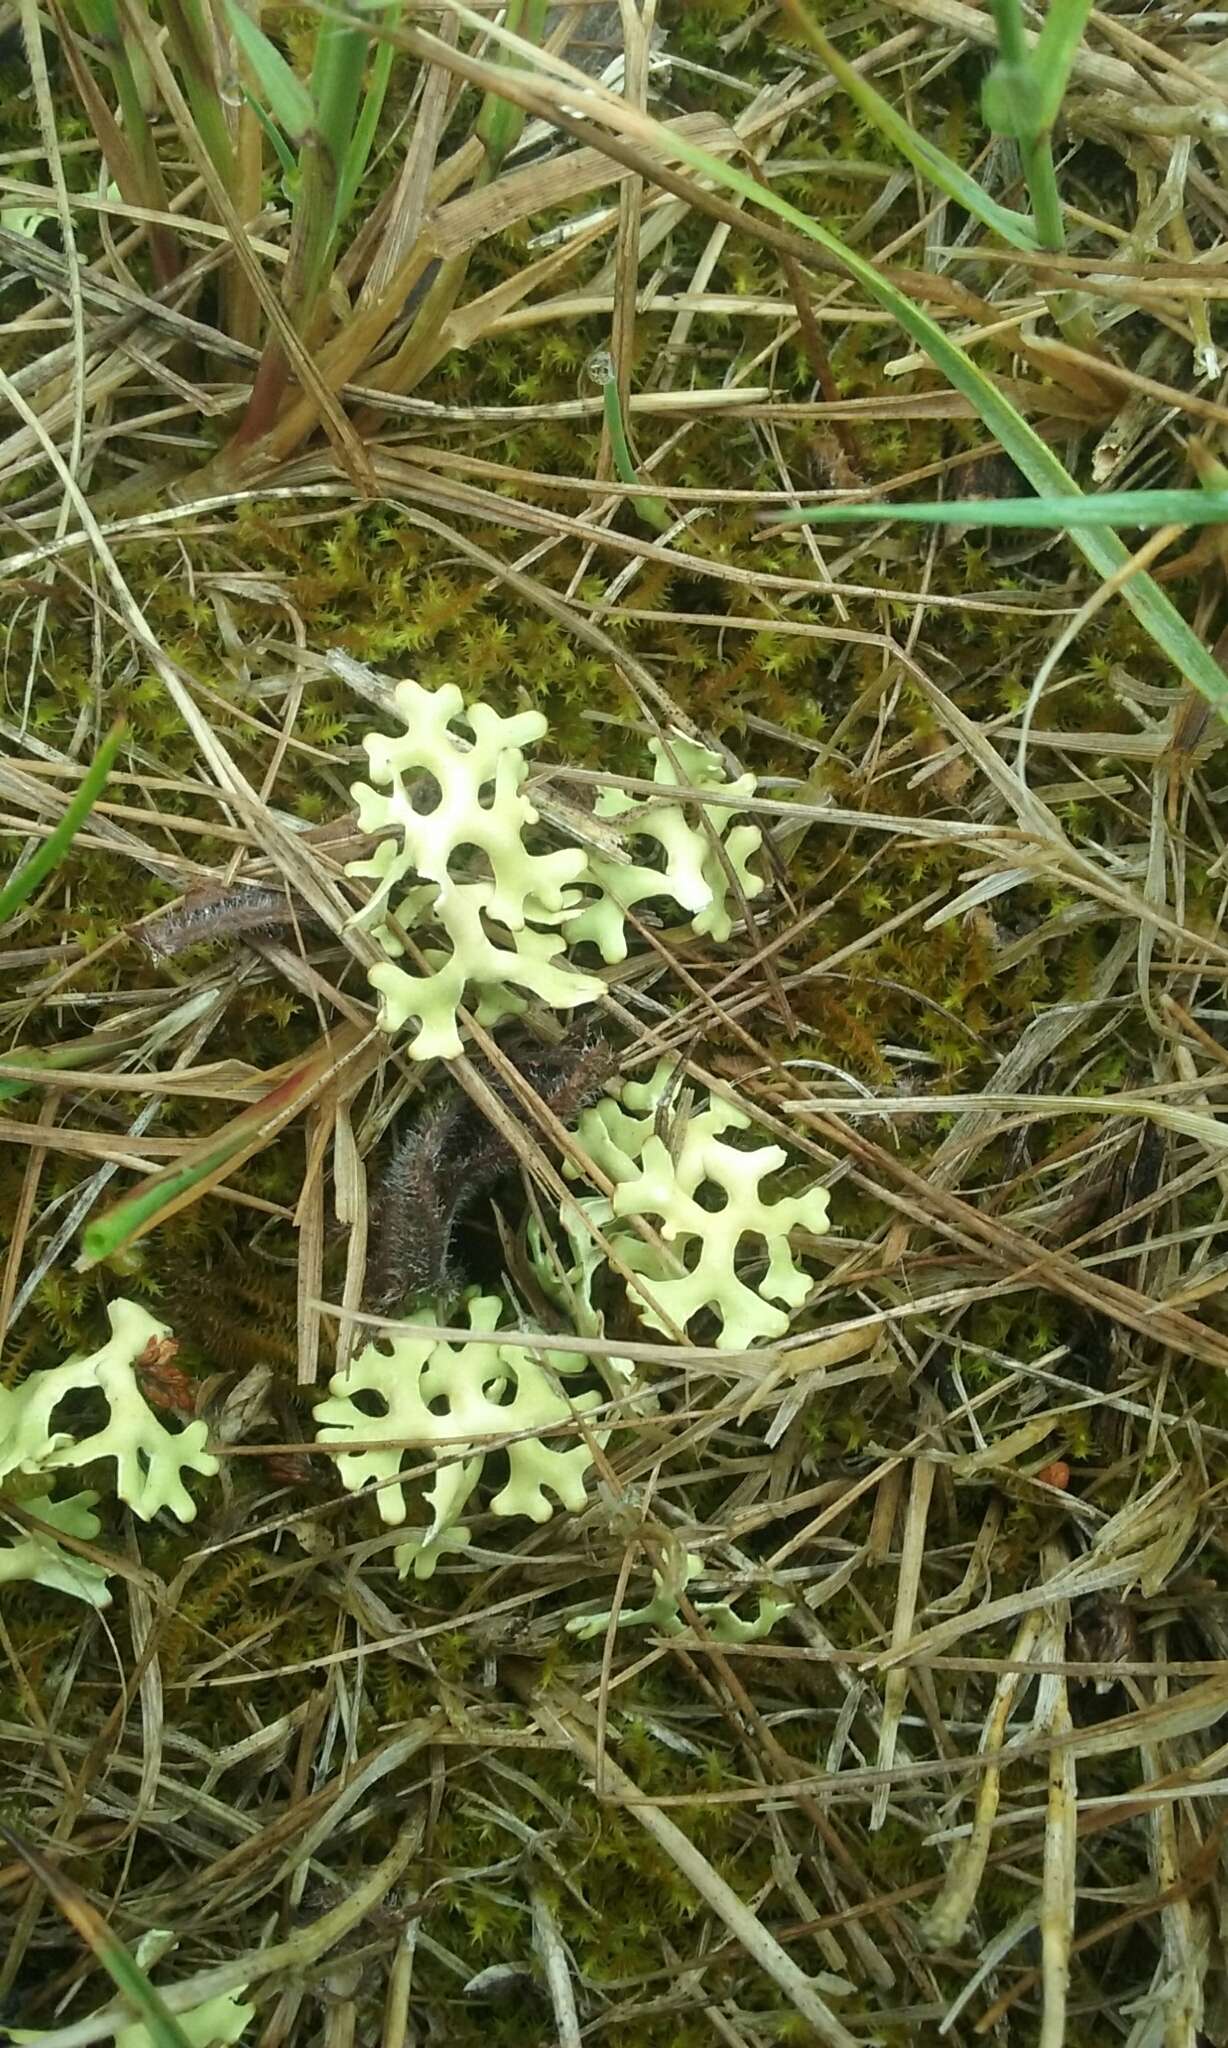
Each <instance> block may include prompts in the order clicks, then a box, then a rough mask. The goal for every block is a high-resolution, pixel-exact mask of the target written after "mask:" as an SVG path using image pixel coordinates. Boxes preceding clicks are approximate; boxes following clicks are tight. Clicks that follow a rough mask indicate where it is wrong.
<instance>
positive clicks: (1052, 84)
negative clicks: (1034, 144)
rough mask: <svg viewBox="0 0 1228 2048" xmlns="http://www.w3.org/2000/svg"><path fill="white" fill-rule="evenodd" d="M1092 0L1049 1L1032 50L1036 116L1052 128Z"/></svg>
mask: <svg viewBox="0 0 1228 2048" xmlns="http://www.w3.org/2000/svg"><path fill="white" fill-rule="evenodd" d="M1091 11H1092V0H1049V11H1048V13H1047V14H1046V16H1045V25H1044V27H1043V28H1042V29H1041V32H1040V34H1039V35H1038V36H1037V38H1036V43H1035V45H1034V47H1033V50H1032V69H1033V72H1034V73H1035V77H1036V83H1037V87H1038V89H1039V94H1040V114H1041V119H1042V121H1043V122H1044V125H1045V127H1046V128H1052V126H1053V124H1054V122H1055V121H1056V120H1057V117H1058V115H1059V113H1060V112H1061V108H1062V100H1063V99H1064V97H1065V94H1066V86H1067V83H1068V81H1069V78H1070V68H1071V65H1072V64H1073V63H1074V60H1075V58H1076V56H1077V55H1078V52H1079V44H1080V43H1081V42H1082V40H1083V31H1084V29H1085V28H1086V27H1087V21H1088V16H1089V15H1090V14H1091Z"/></svg>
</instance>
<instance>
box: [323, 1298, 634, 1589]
mask: <svg viewBox="0 0 1228 2048" xmlns="http://www.w3.org/2000/svg"><path fill="white" fill-rule="evenodd" d="M503 1307H504V1304H503V1302H502V1301H500V1300H499V1298H498V1297H497V1296H495V1295H476V1296H474V1297H473V1298H472V1299H471V1300H470V1302H469V1323H470V1328H471V1329H473V1330H474V1331H481V1332H491V1331H494V1330H496V1329H497V1328H498V1326H499V1319H500V1316H501V1315H502V1312H503ZM578 1368H579V1369H581V1370H582V1369H583V1360H577V1359H576V1357H575V1355H574V1354H571V1353H562V1352H556V1351H549V1352H546V1353H545V1355H544V1363H539V1361H538V1359H537V1358H535V1357H534V1356H533V1355H532V1354H531V1353H530V1352H529V1351H527V1350H526V1349H525V1347H524V1346H523V1345H521V1344H517V1342H516V1333H515V1331H513V1330H509V1331H508V1334H507V1339H506V1341H505V1342H501V1343H498V1344H491V1343H466V1344H450V1343H448V1342H446V1341H445V1340H443V1339H440V1340H439V1341H438V1342H433V1341H432V1340H431V1339H429V1338H417V1337H401V1338H397V1337H391V1338H389V1339H388V1340H386V1348H381V1347H380V1346H378V1345H374V1344H373V1345H369V1346H368V1347H367V1349H366V1350H365V1351H363V1352H362V1353H361V1354H360V1356H359V1357H358V1358H357V1359H355V1361H354V1363H353V1364H352V1365H351V1366H350V1367H349V1368H348V1369H347V1370H346V1371H345V1372H344V1373H338V1374H337V1376H336V1377H335V1378H334V1380H333V1381H332V1383H331V1386H330V1390H329V1396H328V1399H327V1400H325V1401H322V1402H320V1404H319V1405H318V1407H317V1408H316V1410H315V1416H316V1422H317V1424H318V1425H319V1426H318V1429H317V1438H318V1441H319V1442H321V1443H327V1444H344V1443H346V1442H347V1441H349V1440H352V1439H354V1438H361V1439H364V1440H367V1441H370V1440H371V1439H373V1438H378V1437H383V1436H387V1437H388V1438H389V1440H390V1441H389V1447H388V1448H387V1449H380V1450H363V1451H348V1452H346V1453H344V1455H342V1456H341V1457H339V1458H338V1460H337V1470H338V1472H339V1474H340V1477H341V1482H342V1484H343V1485H344V1486H346V1487H348V1488H349V1489H350V1490H351V1491H355V1492H356V1491H358V1490H359V1489H360V1488H362V1487H364V1486H367V1485H370V1484H374V1485H375V1486H377V1488H378V1494H377V1498H378V1501H379V1510H380V1514H381V1516H382V1518H383V1520H384V1521H385V1522H388V1523H392V1524H397V1523H400V1522H403V1521H404V1520H405V1517H406V1514H407V1512H408V1509H407V1503H406V1498H405V1484H404V1481H405V1480H406V1479H407V1478H409V1477H412V1475H411V1474H406V1473H405V1471H404V1466H405V1460H406V1458H407V1457H408V1456H410V1455H412V1453H413V1452H414V1451H415V1450H426V1451H433V1452H435V1453H436V1454H437V1455H438V1456H440V1457H444V1456H446V1457H447V1462H446V1463H444V1464H441V1465H440V1466H439V1469H438V1470H437V1472H436V1473H435V1476H434V1479H433V1481H432V1483H431V1485H430V1486H428V1487H425V1488H424V1489H423V1499H424V1500H425V1502H426V1503H427V1505H428V1506H429V1508H430V1510H431V1521H430V1524H429V1526H428V1528H427V1529H426V1531H425V1532H424V1534H423V1535H421V1536H420V1537H418V1538H416V1539H415V1540H414V1541H413V1542H411V1543H409V1544H406V1545H404V1546H402V1547H403V1549H404V1552H405V1555H404V1557H399V1558H398V1562H399V1563H400V1565H401V1566H402V1569H403V1570H409V1569H410V1568H411V1567H412V1569H413V1570H414V1571H415V1573H416V1574H417V1576H418V1577H419V1578H427V1577H429V1576H430V1573H431V1572H432V1571H433V1570H434V1566H435V1561H436V1559H437V1557H438V1556H439V1554H440V1552H441V1551H443V1550H448V1549H451V1550H457V1549H460V1548H462V1547H463V1545H464V1544H465V1543H467V1542H468V1540H469V1532H468V1529H467V1528H466V1527H465V1525H464V1524H463V1523H462V1522H461V1520H460V1517H461V1515H462V1513H463V1512H464V1509H465V1506H466V1503H467V1502H468V1500H469V1499H470V1496H471V1495H472V1493H473V1491H474V1488H475V1487H476V1486H477V1484H478V1481H479V1480H480V1478H481V1476H482V1468H483V1465H484V1463H485V1459H486V1455H487V1451H488V1450H489V1449H491V1448H493V1447H494V1446H496V1445H498V1446H499V1447H500V1448H502V1449H503V1450H504V1454H505V1456H506V1459H507V1468H508V1476H507V1480H506V1482H505V1484H504V1485H503V1486H502V1487H501V1488H500V1490H499V1491H498V1493H496V1494H495V1496H494V1498H493V1500H492V1501H491V1503H490V1506H491V1511H492V1513H494V1514H496V1515H501V1516H510V1515H525V1516H527V1517H528V1519H529V1520H530V1521H533V1522H547V1521H549V1519H550V1517H551V1515H552V1514H553V1512H554V1508H553V1504H552V1500H551V1498H550V1497H551V1496H553V1498H554V1500H556V1501H558V1502H559V1503H560V1504H561V1505H562V1506H563V1507H565V1508H570V1509H572V1510H573V1511H574V1510H576V1509H579V1508H581V1507H583V1505H584V1500H585V1479H586V1477H587V1474H588V1472H589V1470H590V1468H591V1466H592V1462H593V1456H592V1451H591V1449H590V1447H589V1444H588V1442H587V1441H586V1440H585V1438H584V1436H583V1434H582V1433H580V1429H579V1423H578V1418H579V1417H581V1416H583V1415H586V1414H588V1413H589V1412H590V1411H591V1410H592V1409H593V1408H595V1407H597V1406H599V1405H600V1402H601V1400H602V1396H601V1394H600V1393H598V1392H596V1391H594V1390H587V1391H584V1392H578V1393H576V1394H573V1395H569V1394H566V1393H564V1392H563V1391H561V1390H560V1388H559V1387H558V1386H557V1385H556V1384H555V1377H556V1376H558V1375H560V1374H562V1375H566V1374H568V1373H574V1372H575V1371H576V1370H577V1369H578ZM546 1432H558V1433H559V1440H558V1441H557V1442H546V1441H544V1440H543V1437H544V1434H545V1433H546ZM577 1434H579V1436H580V1440H579V1441H578V1442H574V1443H570V1444H569V1443H568V1441H567V1439H568V1437H569V1436H573V1437H574V1436H576V1435H577ZM509 1438H510V1439H513V1441H510V1442H509V1441H507V1440H508V1439H509ZM449 1454H450V1455H449Z"/></svg>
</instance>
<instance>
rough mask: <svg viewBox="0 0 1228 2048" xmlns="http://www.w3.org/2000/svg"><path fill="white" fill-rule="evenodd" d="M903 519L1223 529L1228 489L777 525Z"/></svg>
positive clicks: (787, 519) (935, 508) (846, 509)
mask: <svg viewBox="0 0 1228 2048" xmlns="http://www.w3.org/2000/svg"><path fill="white" fill-rule="evenodd" d="M883 519H902V520H904V521H905V522H906V523H907V524H909V525H912V526H947V525H963V526H1024V527H1030V528H1034V527H1052V528H1054V529H1060V530H1061V531H1063V532H1067V533H1073V532H1074V531H1075V530H1076V529H1079V530H1087V529H1089V528H1094V527H1118V526H1135V527H1144V528H1147V529H1150V528H1153V527H1160V526H1217V525H1219V524H1220V523H1221V522H1228V490H1217V491H1101V492H1100V493H1099V495H1098V496H1096V497H1088V498H1082V497H1080V498H1075V499H1070V498H949V499H948V500H947V502H946V503H945V504H919V503H909V504H896V503H895V502H894V500H892V501H890V502H883V503H862V504H857V505H848V504H834V505H807V506H805V507H804V508H803V509H802V510H801V511H798V512H783V513H781V515H780V517H779V519H773V521H772V524H773V525H780V526H856V525H859V524H863V523H865V522H868V521H871V520H883Z"/></svg>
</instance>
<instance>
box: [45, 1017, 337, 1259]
mask: <svg viewBox="0 0 1228 2048" xmlns="http://www.w3.org/2000/svg"><path fill="white" fill-rule="evenodd" d="M358 1036H359V1034H358V1033H356V1032H353V1031H342V1032H337V1033H334V1034H333V1036H332V1037H331V1038H328V1039H324V1040H323V1041H322V1042H321V1043H320V1045H319V1046H318V1048H317V1050H316V1051H315V1052H313V1053H312V1054H311V1056H310V1057H309V1058H308V1059H306V1060H303V1061H301V1062H300V1063H299V1064H298V1065H296V1066H294V1067H293V1068H291V1069H290V1070H289V1071H288V1072H285V1073H283V1076H282V1078H281V1079H280V1080H279V1081H277V1083H276V1085H275V1086H274V1087H272V1088H270V1089H269V1091H268V1093H267V1094H266V1095H262V1096H261V1098H260V1100H259V1102H253V1103H252V1104H250V1106H249V1107H248V1108H247V1109H243V1110H240V1112H239V1114H238V1115H237V1116H234V1117H232V1118H231V1119H230V1122H229V1123H227V1124H223V1126H222V1128H221V1129H220V1130H219V1131H214V1132H212V1133H211V1134H210V1135H209V1136H208V1137H205V1138H200V1139H197V1140H196V1141H195V1142H194V1143H193V1144H191V1145H189V1146H188V1147H186V1148H185V1150H184V1152H183V1154H182V1156H181V1157H180V1159H179V1160H178V1161H177V1162H176V1163H175V1164H174V1165H173V1166H164V1167H161V1168H160V1169H159V1171H158V1172H157V1173H152V1174H150V1175H149V1176H148V1177H147V1178H146V1179H145V1180H143V1181H140V1182H138V1184H137V1186H136V1187H134V1188H133V1189H132V1190H131V1191H130V1192H129V1193H128V1194H126V1195H123V1196H121V1197H120V1199H119V1201H118V1202H113V1203H112V1204H111V1206H110V1208H109V1209H104V1210H103V1212H102V1215H101V1216H96V1217H95V1218H94V1219H93V1221H92V1222H90V1223H88V1224H87V1225H86V1227H85V1229H84V1230H83V1231H82V1233H81V1256H80V1258H79V1259H78V1260H77V1262H76V1268H75V1270H76V1271H77V1272H78V1273H88V1272H89V1270H90V1268H91V1267H92V1266H97V1265H98V1264H99V1263H100V1262H101V1261H102V1260H103V1259H109V1258H113V1257H114V1255H115V1253H116V1252H118V1251H122V1250H123V1249H124V1248H125V1247H126V1246H127V1245H130V1244H133V1243H134V1242H135V1241H136V1239H137V1238H138V1237H144V1236H145V1234H146V1232H147V1231H150V1230H152V1229H153V1228H154V1227H155V1225H157V1224H159V1223H162V1222H164V1221H165V1220H166V1219H167V1217H169V1216H173V1215H174V1214H175V1212H176V1210H178V1209H182V1208H185V1207H186V1206H187V1205H188V1203H189V1202H194V1201H199V1200H200V1198H201V1196H202V1195H206V1194H208V1193H209V1191H210V1189H211V1188H213V1187H215V1186H217V1184H218V1183H219V1182H220V1181H223V1180H226V1179H228V1178H229V1176H230V1175H231V1174H232V1173H235V1172H237V1170H238V1168H239V1167H240V1166H242V1165H243V1164H244V1162H245V1161H246V1160H248V1159H250V1158H251V1157H252V1155H253V1154H254V1153H256V1152H260V1151H262V1150H263V1149H264V1147H265V1146H266V1145H270V1144H272V1142H273V1139H274V1138H275V1137H276V1136H277V1133H278V1132H279V1131H280V1130H281V1129H282V1128H283V1126H284V1125H285V1124H287V1123H289V1122H290V1120H291V1118H292V1117H295V1116H297V1115H298V1113H299V1111H300V1109H302V1108H303V1107H304V1105H305V1104H306V1103H307V1102H308V1101H311V1100H313V1099H314V1097H315V1094H316V1093H317V1092H318V1090H319V1088H320V1087H321V1086H322V1085H323V1084H324V1083H326V1082H327V1080H328V1078H329V1076H330V1075H331V1074H332V1073H333V1072H334V1071H335V1070H336V1068H337V1065H338V1063H339V1061H340V1060H341V1059H342V1058H343V1057H344V1055H345V1052H346V1050H347V1049H349V1048H350V1047H352V1046H353V1044H354V1043H356V1042H357V1038H358Z"/></svg>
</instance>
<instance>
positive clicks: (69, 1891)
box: [0, 1822, 192, 2048]
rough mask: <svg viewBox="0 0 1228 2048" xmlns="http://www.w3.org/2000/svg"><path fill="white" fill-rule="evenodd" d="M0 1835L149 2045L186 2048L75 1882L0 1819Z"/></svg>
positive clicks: (125, 1952)
mask: <svg viewBox="0 0 1228 2048" xmlns="http://www.w3.org/2000/svg"><path fill="white" fill-rule="evenodd" d="M0 1836H3V1838H4V1840H5V1841H6V1842H7V1843H8V1845H9V1847H10V1848H11V1849H12V1850H13V1851H14V1852H15V1853H16V1855H18V1856H19V1857H20V1858H21V1860H22V1862H23V1863H26V1864H28V1866H29V1868H30V1869H31V1871H32V1872H33V1873H34V1875H35V1877H36V1878H37V1879H38V1880H39V1883H40V1884H41V1885H42V1886H43V1887H44V1889H45V1890H46V1892H47V1894H48V1896H49V1897H50V1898H52V1899H53V1900H54V1901H55V1904H56V1905H57V1907H58V1908H59V1910H60V1912H61V1913H62V1914H63V1916H64V1918H65V1919H66V1920H67V1921H68V1923H69V1925H70V1927H75V1928H76V1930H77V1932H78V1934H79V1935H80V1936H81V1939H82V1940H83V1941H84V1942H86V1943H87V1944H88V1946H89V1947H90V1949H91V1950H92V1951H93V1953H94V1955H95V1956H96V1957H97V1959H98V1961H99V1962H100V1963H101V1964H102V1967H103V1969H104V1970H105V1971H106V1972H107V1975H108V1976H109V1977H110V1979H111V1982H112V1983H113V1984H114V1986H115V1988H116V1990H117V1991H118V1992H120V1993H121V1995H122V1996H123V1997H124V1998H126V1999H127V2001H128V2003H129V2005H130V2006H131V2007H132V2010H133V2012H134V2013H135V2014H136V2016H137V2018H138V2019H139V2020H141V2021H142V2022H143V2023H144V2026H145V2029H146V2031H147V2033H148V2035H149V2038H150V2041H151V2042H152V2043H153V2048H192V2043H191V2041H190V2040H189V2038H188V2036H187V2035H186V2034H185V2033H184V2031H183V2028H182V2027H181V2026H180V2024H179V2022H178V2020H177V2019H176V2018H175V2015H174V2013H173V2012H171V2010H170V2008H169V2007H168V2006H167V2005H166V2004H165V2003H164V2002H163V2000H162V1999H161V1998H160V1997H159V1995H158V1993H157V1992H156V1991H155V1990H154V1987H153V1985H152V1984H151V1983H150V1981H149V1979H148V1977H147V1976H146V1975H145V1972H144V1971H143V1970H142V1969H141V1968H140V1966H139V1964H138V1963H137V1962H136V1960H135V1958H134V1957H133V1956H132V1955H131V1954H130V1953H129V1951H128V1950H127V1949H126V1948H125V1947H124V1944H123V1942H122V1941H121V1940H120V1938H119V1936H118V1935H117V1934H116V1933H114V1932H113V1930H112V1929H111V1928H110V1927H108V1925H107V1923H106V1921H105V1920H104V1919H103V1917H102V1915H101V1913H99V1912H98V1911H97V1909H96V1908H95V1907H94V1906H92V1905H91V1904H90V1902H89V1900H88V1899H87V1898H86V1896H85V1893H84V1892H83V1891H82V1890H81V1888H80V1886H79V1885H76V1884H74V1883H73V1881H72V1879H71V1878H70V1877H66V1876H65V1874H64V1872H63V1871H62V1870H60V1869H58V1868H57V1867H56V1865H55V1864H53V1863H49V1862H48V1861H47V1859H46V1857H44V1856H41V1855H40V1854H39V1852H38V1850H37V1849H35V1848H33V1847H32V1846H31V1844H30V1843H29V1842H26V1841H23V1840H22V1838H21V1836H20V1835H17V1834H14V1832H13V1830H12V1828H9V1827H6V1826H5V1825H4V1824H3V1822H0Z"/></svg>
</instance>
